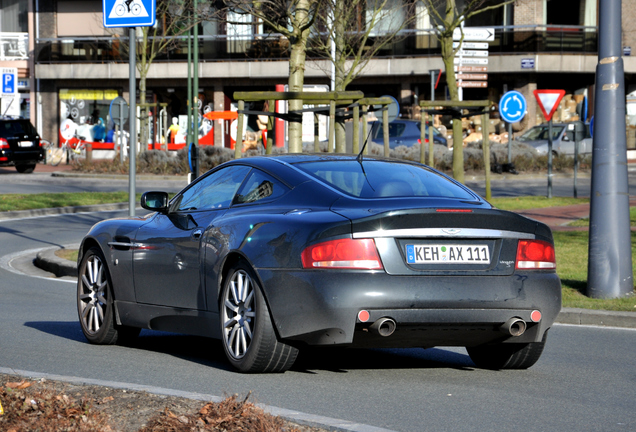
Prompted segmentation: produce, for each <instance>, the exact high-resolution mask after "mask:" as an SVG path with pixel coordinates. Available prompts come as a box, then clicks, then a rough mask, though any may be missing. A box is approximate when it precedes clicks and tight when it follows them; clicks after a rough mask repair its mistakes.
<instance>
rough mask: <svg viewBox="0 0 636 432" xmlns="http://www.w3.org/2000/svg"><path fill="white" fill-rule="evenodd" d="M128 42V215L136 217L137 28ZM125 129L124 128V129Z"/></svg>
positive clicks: (129, 35)
mask: <svg viewBox="0 0 636 432" xmlns="http://www.w3.org/2000/svg"><path fill="white" fill-rule="evenodd" d="M128 41H129V44H130V49H129V52H130V58H129V59H128V63H129V68H128V75H129V77H128V91H129V92H130V114H129V116H128V117H129V121H130V124H129V125H128V126H129V127H130V138H129V139H128V163H129V167H128V215H129V216H131V217H134V216H135V206H136V201H137V199H136V198H137V194H136V188H135V176H136V174H137V165H136V164H137V80H136V69H137V38H136V35H135V27H130V29H129V30H128ZM122 129H123V128H122Z"/></svg>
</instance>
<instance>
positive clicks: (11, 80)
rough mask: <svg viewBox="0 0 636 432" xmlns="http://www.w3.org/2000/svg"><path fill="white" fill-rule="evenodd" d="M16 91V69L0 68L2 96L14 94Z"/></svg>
mask: <svg viewBox="0 0 636 432" xmlns="http://www.w3.org/2000/svg"><path fill="white" fill-rule="evenodd" d="M17 93H18V69H17V68H2V96H15V95H16V94H17Z"/></svg>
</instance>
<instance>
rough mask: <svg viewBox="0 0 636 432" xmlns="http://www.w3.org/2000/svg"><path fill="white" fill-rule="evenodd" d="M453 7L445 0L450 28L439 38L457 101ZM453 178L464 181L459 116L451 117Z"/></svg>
mask: <svg viewBox="0 0 636 432" xmlns="http://www.w3.org/2000/svg"><path fill="white" fill-rule="evenodd" d="M454 9H455V1H454V0H447V8H446V10H447V26H446V28H447V29H451V30H450V32H448V33H447V34H446V35H444V36H442V38H441V41H440V42H441V45H442V60H443V61H444V68H445V69H446V85H447V86H448V93H449V95H450V100H451V101H457V102H458V101H459V93H458V91H457V81H456V80H455V64H454V62H453V61H454V57H455V56H454V53H453V33H452V29H453V27H452V26H451V25H450V24H451V22H452V20H453V17H452V15H448V12H449V11H453V10H454ZM453 178H454V179H455V180H457V181H458V182H460V183H464V140H463V134H462V121H461V118H455V119H453Z"/></svg>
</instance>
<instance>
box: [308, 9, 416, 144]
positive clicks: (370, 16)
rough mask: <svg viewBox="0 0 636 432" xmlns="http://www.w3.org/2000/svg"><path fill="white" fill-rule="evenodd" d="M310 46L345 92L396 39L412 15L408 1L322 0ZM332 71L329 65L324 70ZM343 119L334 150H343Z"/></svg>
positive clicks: (338, 129)
mask: <svg viewBox="0 0 636 432" xmlns="http://www.w3.org/2000/svg"><path fill="white" fill-rule="evenodd" d="M321 7H322V9H321V13H319V14H318V18H317V20H316V28H317V29H318V30H319V31H320V34H319V35H318V36H316V37H312V38H311V39H310V42H309V46H310V48H311V50H312V52H315V53H317V55H318V56H319V58H321V59H328V62H327V64H329V65H333V68H334V72H335V73H334V75H335V76H334V90H335V91H344V90H346V88H347V86H348V85H349V84H350V83H351V82H352V81H353V80H355V79H356V78H357V77H358V75H360V73H361V72H362V71H363V70H364V68H365V67H366V66H367V64H368V63H369V60H371V59H372V58H373V57H375V56H376V55H377V54H378V52H379V51H380V50H381V49H383V48H385V47H386V46H387V45H388V44H390V43H392V42H395V41H396V40H397V39H398V38H399V32H400V31H401V30H403V29H404V28H406V27H407V26H408V25H409V23H410V22H411V21H412V20H413V19H414V18H415V16H414V14H413V13H412V8H413V2H412V1H408V0H325V2H324V3H323V4H322V5H321ZM325 72H326V73H327V74H331V70H330V68H329V69H328V70H325ZM344 148H345V129H344V121H338V122H337V123H336V149H337V150H338V151H344Z"/></svg>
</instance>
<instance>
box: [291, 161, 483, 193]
mask: <svg viewBox="0 0 636 432" xmlns="http://www.w3.org/2000/svg"><path fill="white" fill-rule="evenodd" d="M295 166H296V167H298V168H300V169H301V170H303V171H304V172H306V173H308V174H310V175H312V176H314V177H317V178H318V179H320V180H322V181H324V182H325V183H328V184H329V185H331V186H333V187H335V188H336V189H338V190H340V191H342V192H344V193H346V194H348V195H352V196H354V197H358V198H384V197H446V198H460V199H470V200H474V199H476V196H475V195H473V194H472V193H471V192H470V191H468V190H467V189H465V188H463V187H462V186H459V185H457V184H455V183H454V182H452V181H451V180H449V179H448V178H446V177H444V176H442V175H440V174H438V173H436V172H435V171H432V170H431V169H429V168H427V167H425V166H423V165H421V166H420V165H411V164H406V163H400V162H387V161H377V160H365V161H362V163H360V162H358V161H357V160H355V159H352V160H339V161H317V162H302V163H298V164H296V165H295Z"/></svg>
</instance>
